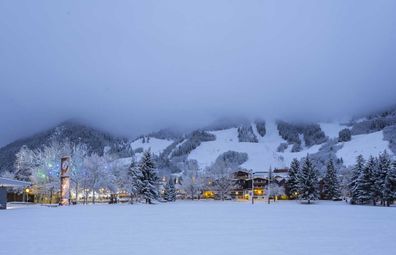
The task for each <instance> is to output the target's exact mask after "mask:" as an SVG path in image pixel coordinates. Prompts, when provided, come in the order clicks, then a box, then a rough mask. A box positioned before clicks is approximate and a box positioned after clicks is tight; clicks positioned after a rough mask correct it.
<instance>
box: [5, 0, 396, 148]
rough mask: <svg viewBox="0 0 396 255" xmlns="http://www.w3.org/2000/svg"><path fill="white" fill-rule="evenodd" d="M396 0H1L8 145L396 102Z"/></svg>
mask: <svg viewBox="0 0 396 255" xmlns="http://www.w3.org/2000/svg"><path fill="white" fill-rule="evenodd" d="M395 10H396V1H395V0H388V1H386V0H375V1H372V0H321V1H318V0H304V1H296V0H283V1H279V0H272V1H265V0H249V1H244V0H215V1H214V0H168V1H160V0H156V1H154V0H153V1H151V0H144V1H138V0H136V1H133V0H112V1H105V0H84V1H79V0H73V1H53V0H47V1H44V0H36V1H28V0H26V1H22V0H19V1H12V0H9V1H7V0H0V88H1V90H0V117H1V118H0V146H1V145H4V144H6V143H9V142H11V141H13V140H15V139H17V138H19V137H23V136H27V135H30V134H32V133H34V132H37V131H40V130H42V129H44V128H47V127H50V126H53V125H55V124H56V123H58V122H60V121H63V120H66V119H70V118H78V119H82V120H85V121H86V122H88V123H92V125H94V126H97V127H100V128H102V129H105V130H107V131H110V132H112V133H116V134H122V135H128V136H134V135H137V134H139V133H142V132H148V131H151V130H154V129H158V128H161V127H167V126H181V127H191V126H199V125H204V124H208V123H209V122H211V121H213V120H215V119H217V118H221V117H223V116H246V117H250V118H254V117H262V118H294V119H299V118H301V119H312V120H317V119H334V118H345V117H346V116H351V115H354V114H359V113H361V112H364V111H373V110H377V109H380V108H382V107H385V106H388V105H393V104H395V103H396V15H395Z"/></svg>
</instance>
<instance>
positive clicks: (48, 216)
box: [0, 201, 396, 255]
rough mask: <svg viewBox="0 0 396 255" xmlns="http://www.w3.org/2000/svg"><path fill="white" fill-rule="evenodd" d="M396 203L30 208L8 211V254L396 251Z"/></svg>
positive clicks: (3, 223) (2, 247)
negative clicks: (389, 206)
mask: <svg viewBox="0 0 396 255" xmlns="http://www.w3.org/2000/svg"><path fill="white" fill-rule="evenodd" d="M395 240H396V207H392V208H382V207H371V206H351V205H346V204H345V203H343V202H319V203H317V204H314V205H302V204H299V203H297V202H294V201H286V202H277V203H276V204H271V205H268V204H266V203H256V204H255V205H253V206H252V205H251V204H250V203H248V202H231V201H228V202H220V201H199V202H189V201H182V202H177V203H175V204H158V205H153V206H148V205H95V206H71V207H64V208H60V207H58V208H48V207H43V206H29V207H26V208H14V209H11V210H6V211H0V254H21V255H22V254H44V255H45V254H51V255H52V254H57V255H63V254H73V255H79V254H84V255H90V254H106V255H109V254H114V255H121V254H128V255H130V254H137V255H145V254H150V255H153V254H155V255H158V254H164V255H167V254H175V255H178V254H183V255H185V254H188V255H195V254H199V255H206V254H216V255H223V254H227V255H230V254H231V255H232V254H238V255H240V254H257V255H263V254H270V255H276V254H287V255H289V254H293V255H296V254H301V255H309V254H320V255H327V254H329V255H330V254H331V255H334V254H345V255H354V254H356V255H369V254H394V252H395V243H394V241H395Z"/></svg>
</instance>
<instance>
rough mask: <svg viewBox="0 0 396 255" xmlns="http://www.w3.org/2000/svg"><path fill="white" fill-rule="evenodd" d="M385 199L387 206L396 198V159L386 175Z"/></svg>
mask: <svg viewBox="0 0 396 255" xmlns="http://www.w3.org/2000/svg"><path fill="white" fill-rule="evenodd" d="M383 199H384V201H385V205H386V206H390V204H392V203H393V201H394V200H395V199H396V161H394V162H393V164H392V166H391V168H390V169H389V171H388V172H387V174H386V176H385V182H384V190H383Z"/></svg>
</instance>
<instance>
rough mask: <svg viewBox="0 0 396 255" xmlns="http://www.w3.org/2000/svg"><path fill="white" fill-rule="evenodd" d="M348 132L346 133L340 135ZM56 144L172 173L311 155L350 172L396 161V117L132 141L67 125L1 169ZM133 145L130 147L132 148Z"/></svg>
mask: <svg viewBox="0 0 396 255" xmlns="http://www.w3.org/2000/svg"><path fill="white" fill-rule="evenodd" d="M340 131H342V132H340ZM51 139H57V140H62V139H68V140H69V141H70V142H71V143H73V144H76V143H85V144H87V145H88V146H89V149H90V151H91V152H96V153H98V154H102V153H103V149H104V147H106V146H107V147H110V148H111V149H112V150H113V152H115V153H117V154H118V157H119V158H120V159H123V158H124V159H125V161H126V162H129V160H130V159H128V158H129V157H130V156H131V154H132V153H134V154H135V157H136V158H137V159H138V160H139V158H140V157H141V155H142V153H143V151H144V150H150V151H151V152H152V153H153V154H154V155H155V156H156V157H155V159H156V161H157V166H158V167H159V168H160V169H161V170H164V171H168V172H173V173H174V172H182V171H183V170H184V169H185V168H188V167H191V166H192V165H193V166H195V167H199V168H200V169H205V168H207V167H213V166H216V165H219V164H220V165H221V166H226V167H230V168H238V167H241V168H245V169H252V170H253V171H266V170H268V169H269V168H270V167H272V168H284V167H288V166H289V165H290V162H291V160H292V159H293V158H298V159H300V158H302V157H305V156H306V155H307V154H309V155H310V156H311V157H312V158H313V159H314V160H315V161H316V165H317V166H318V168H319V170H322V171H323V169H324V166H325V164H326V162H327V160H328V159H329V158H332V159H333V160H334V161H335V163H336V165H338V167H339V168H348V167H350V166H352V165H353V164H354V162H355V159H356V157H357V156H358V155H359V154H362V155H363V156H364V157H365V158H367V157H368V156H370V155H377V154H379V153H380V152H382V151H384V150H388V152H390V154H391V155H392V156H394V155H396V111H395V110H391V111H386V112H383V113H378V114H372V115H369V116H368V117H364V118H359V119H355V120H351V121H349V122H345V123H338V122H331V123H324V122H321V123H291V122H285V121H274V120H272V121H271V120H267V121H264V120H256V121H247V120H246V119H240V120H237V121H221V122H216V123H215V124H211V125H207V126H206V127H204V128H202V129H197V130H195V131H193V132H189V133H184V134H183V133H182V132H179V131H174V130H172V129H162V130H160V131H158V132H152V133H149V134H147V135H142V136H139V137H138V138H136V139H134V140H133V141H128V140H126V139H123V138H119V137H116V136H113V135H110V134H108V133H106V132H102V131H99V130H96V129H94V128H90V127H87V126H85V125H82V124H79V123H75V122H65V123H62V124H60V125H58V126H57V127H54V128H52V129H49V130H47V131H44V132H42V133H39V134H36V135H34V136H31V137H28V138H25V139H21V140H18V141H15V142H13V143H11V144H9V145H7V146H5V147H3V148H1V149H0V169H2V170H12V169H13V164H14V160H15V153H16V152H18V150H19V149H20V148H21V146H22V145H27V146H28V147H29V148H30V149H36V148H39V147H40V146H42V145H43V144H47V143H48V142H49V141H50V140H51ZM129 145H130V147H129Z"/></svg>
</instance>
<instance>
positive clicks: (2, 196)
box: [0, 178, 31, 209]
mask: <svg viewBox="0 0 396 255" xmlns="http://www.w3.org/2000/svg"><path fill="white" fill-rule="evenodd" d="M30 185H31V183H30V182H24V181H18V180H13V179H9V178H0V209H7V188H25V187H28V186H30Z"/></svg>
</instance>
